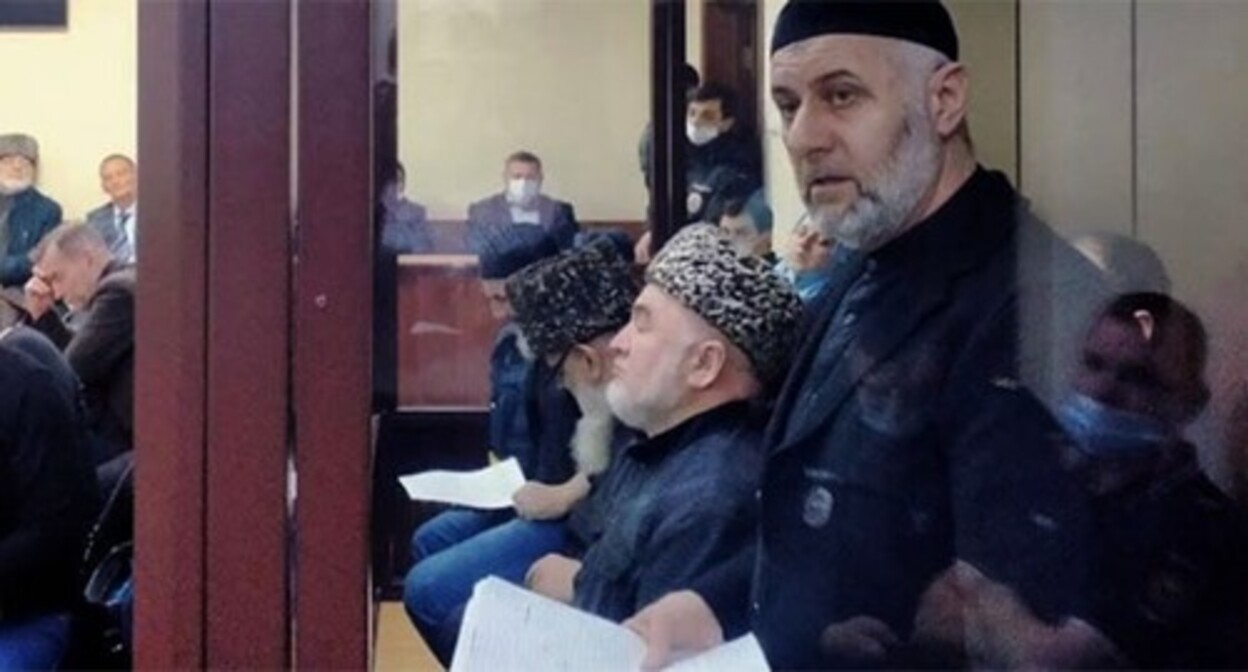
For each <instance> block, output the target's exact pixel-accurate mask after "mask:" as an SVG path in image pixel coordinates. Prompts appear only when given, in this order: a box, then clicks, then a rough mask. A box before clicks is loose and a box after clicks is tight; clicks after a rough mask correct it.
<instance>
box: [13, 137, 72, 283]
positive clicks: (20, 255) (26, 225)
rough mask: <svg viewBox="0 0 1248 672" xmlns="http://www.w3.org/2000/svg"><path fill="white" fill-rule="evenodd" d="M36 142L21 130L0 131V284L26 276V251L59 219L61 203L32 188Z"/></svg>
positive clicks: (21, 281)
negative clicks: (3, 132)
mask: <svg viewBox="0 0 1248 672" xmlns="http://www.w3.org/2000/svg"><path fill="white" fill-rule="evenodd" d="M38 164H39V143H38V142H36V141H35V139H34V138H32V137H30V136H29V135H25V134H23V133H10V134H7V135H0V254H2V255H3V256H2V257H0V286H3V287H21V286H22V285H23V284H24V283H25V282H26V281H27V280H28V279H30V268H31V261H30V258H29V256H28V255H29V254H30V252H31V250H34V249H35V246H36V245H38V244H39V241H40V240H43V237H44V235H46V234H47V233H48V232H49V231H51V230H52V229H54V228H56V226H57V225H58V224H60V223H61V206H60V205H58V204H57V203H56V201H53V200H52V199H50V198H48V197H47V196H44V195H43V194H42V193H40V192H39V190H38V189H37V188H35V176H36V173H37V166H38Z"/></svg>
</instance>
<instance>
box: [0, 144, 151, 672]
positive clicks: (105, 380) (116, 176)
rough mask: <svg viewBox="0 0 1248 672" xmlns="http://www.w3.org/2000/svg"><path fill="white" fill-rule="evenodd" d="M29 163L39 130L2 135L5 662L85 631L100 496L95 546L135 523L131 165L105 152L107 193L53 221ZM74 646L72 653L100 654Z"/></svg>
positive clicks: (102, 171)
mask: <svg viewBox="0 0 1248 672" xmlns="http://www.w3.org/2000/svg"><path fill="white" fill-rule="evenodd" d="M38 167H39V145H38V142H37V141H36V140H35V139H34V138H32V137H30V136H29V135H25V134H7V135H0V249H2V250H3V252H4V258H3V268H2V269H0V285H3V286H2V287H0V293H2V294H3V298H4V305H5V308H6V310H5V320H4V321H5V324H4V325H3V327H4V331H3V332H0V357H3V358H4V359H5V363H4V365H3V366H0V369H2V370H3V371H0V374H2V375H4V376H5V382H4V384H3V385H0V387H3V389H4V394H5V397H4V399H5V401H4V403H3V404H0V405H2V406H3V409H2V412H0V414H2V415H3V418H2V419H0V423H2V424H3V426H4V428H3V432H0V483H3V486H2V487H0V499H2V500H3V506H0V575H2V578H0V669H50V668H53V667H55V666H56V665H57V664H58V661H63V660H65V656H66V654H67V652H71V653H72V652H73V651H75V649H74V648H73V647H71V646H70V644H71V639H73V640H74V641H75V642H83V641H86V640H87V639H89V638H90V637H91V636H93V635H91V634H87V633H85V631H84V629H83V628H84V624H83V621H82V619H81V618H80V609H81V607H82V606H83V604H84V600H85V594H84V588H85V587H86V582H87V580H88V579H89V578H90V576H91V574H92V571H93V570H94V569H95V562H96V561H97V560H98V558H99V557H100V556H101V555H102V554H104V553H107V552H108V551H109V548H95V549H94V553H92V558H87V557H85V556H84V551H86V550H87V548H88V532H89V531H90V530H93V529H94V530H95V532H96V533H99V532H100V527H99V517H100V516H101V515H102V514H103V510H102V504H103V502H105V501H111V502H112V503H113V505H112V506H111V508H110V511H111V512H112V514H113V515H111V521H112V524H111V526H110V529H109V531H108V532H107V533H106V534H96V536H95V537H94V538H95V544H96V546H101V545H103V546H110V547H111V546H112V545H113V544H126V543H127V542H128V541H129V539H130V538H131V537H132V534H133V532H132V522H131V519H132V514H131V513H129V509H130V507H132V496H131V494H130V486H129V475H130V472H131V468H132V467H131V465H132V457H131V456H132V454H133V452H132V448H133V403H134V401H133V386H134V291H135V281H136V278H135V270H134V266H133V263H134V261H135V258H136V257H135V250H136V242H137V239H136V233H137V229H136V218H137V209H136V207H137V174H136V165H135V162H134V161H133V159H130V158H129V157H127V156H124V155H121V154H112V155H109V156H107V157H105V158H104V159H103V161H101V163H100V165H99V167H98V176H99V179H100V186H101V188H102V190H103V191H104V192H105V194H107V196H108V202H107V203H105V204H103V205H101V206H100V207H98V208H96V209H94V210H92V211H91V212H90V213H89V214H88V215H87V218H86V222H85V223H77V222H63V221H62V220H63V215H62V209H61V207H60V205H58V204H57V203H56V202H55V201H53V200H52V199H51V198H49V197H48V196H46V195H44V194H43V193H42V192H41V191H40V190H39V189H38V187H36V186H35V185H36V183H37V177H38ZM71 632H72V633H74V636H73V637H72V638H71ZM95 634H98V633H95ZM76 652H77V655H78V657H71V658H70V659H69V660H71V661H73V663H75V664H84V665H101V664H105V663H106V662H107V661H104V660H103V659H100V658H92V655H93V654H92V653H91V652H89V651H87V650H86V649H84V648H83V647H82V646H79V647H78V648H77V649H76Z"/></svg>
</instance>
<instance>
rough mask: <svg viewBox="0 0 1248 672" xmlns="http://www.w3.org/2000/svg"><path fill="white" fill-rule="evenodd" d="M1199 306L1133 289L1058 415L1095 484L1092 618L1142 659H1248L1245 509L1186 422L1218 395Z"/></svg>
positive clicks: (1205, 662)
mask: <svg viewBox="0 0 1248 672" xmlns="http://www.w3.org/2000/svg"><path fill="white" fill-rule="evenodd" d="M1206 357H1207V337H1206V335H1205V329H1204V326H1203V325H1202V324H1201V322H1200V318H1198V317H1196V315H1195V314H1193V313H1192V312H1191V311H1190V310H1188V309H1187V307H1186V306H1184V305H1183V304H1181V303H1179V302H1178V301H1175V300H1173V299H1171V298H1170V297H1168V296H1166V295H1164V294H1156V293H1139V294H1126V295H1123V296H1120V297H1119V298H1117V299H1115V300H1114V301H1113V302H1112V303H1110V305H1109V306H1108V307H1107V308H1106V309H1105V310H1104V312H1103V313H1102V314H1101V316H1100V317H1099V318H1098V319H1097V320H1096V322H1095V323H1094V324H1093V326H1092V328H1091V330H1090V331H1089V332H1088V335H1087V340H1086V342H1085V343H1084V346H1083V352H1082V356H1081V357H1080V360H1079V364H1078V370H1077V373H1076V376H1075V384H1074V390H1073V394H1072V395H1071V396H1070V398H1069V399H1068V400H1067V401H1066V402H1065V403H1064V404H1063V405H1062V407H1061V409H1060V410H1059V412H1058V418H1059V420H1060V421H1061V424H1062V426H1063V427H1064V428H1065V429H1066V432H1067V434H1069V436H1070V437H1071V439H1072V443H1071V444H1070V445H1069V446H1068V447H1067V449H1066V454H1065V455H1064V456H1063V458H1064V461H1065V463H1066V465H1067V467H1068V468H1069V469H1070V470H1071V471H1072V472H1073V473H1075V474H1076V475H1077V476H1078V477H1079V479H1080V481H1081V482H1082V483H1083V484H1084V485H1085V487H1086V488H1087V490H1088V492H1089V493H1090V494H1091V496H1092V503H1093V511H1094V516H1095V525H1096V535H1095V539H1096V540H1097V546H1098V551H1099V558H1098V561H1099V567H1098V570H1099V576H1098V579H1099V580H1098V581H1097V582H1096V583H1095V591H1094V593H1093V601H1092V604H1093V613H1092V615H1091V616H1089V617H1088V619H1087V620H1089V621H1090V622H1091V623H1092V624H1093V625H1095V626H1096V627H1097V628H1098V629H1100V630H1101V631H1102V632H1103V633H1104V634H1105V635H1106V636H1107V637H1108V638H1109V640H1110V641H1112V642H1113V643H1114V644H1115V645H1116V646H1117V648H1118V649H1119V650H1120V652H1121V654H1122V656H1123V657H1124V658H1125V659H1126V661H1127V662H1128V663H1129V664H1130V665H1131V666H1140V667H1148V668H1153V667H1166V668H1202V667H1239V668H1242V667H1245V666H1246V665H1248V618H1246V616H1248V590H1246V589H1248V556H1246V555H1245V550H1246V547H1245V527H1244V520H1243V518H1242V515H1241V514H1240V512H1238V511H1236V508H1235V505H1234V504H1233V502H1232V501H1231V500H1230V498H1229V497H1227V496H1226V495H1225V494H1223V493H1222V492H1221V491H1220V490H1219V489H1218V488H1217V487H1216V486H1215V485H1214V484H1213V483H1212V482H1211V481H1210V480H1209V479H1208V478H1207V477H1206V476H1205V475H1204V474H1203V473H1202V472H1201V469H1200V465H1199V464H1198V463H1197V460H1196V451H1195V448H1194V447H1193V446H1192V445H1191V444H1189V443H1187V442H1186V441H1185V440H1184V439H1183V437H1182V430H1183V428H1184V427H1186V426H1187V425H1188V424H1190V423H1191V422H1192V421H1193V420H1194V419H1195V418H1196V416H1198V415H1199V414H1200V413H1201V411H1202V410H1203V409H1204V407H1205V404H1206V402H1207V401H1208V399H1209V391H1208V388H1207V387H1206V384H1205V377H1204V369H1205V362H1206Z"/></svg>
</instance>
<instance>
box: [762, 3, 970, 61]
mask: <svg viewBox="0 0 1248 672" xmlns="http://www.w3.org/2000/svg"><path fill="white" fill-rule="evenodd" d="M820 35H874V36H876V37H892V38H895V39H898V40H905V41H907V42H914V43H916V44H921V45H923V46H925V47H931V48H932V49H935V50H936V51H939V52H940V53H942V54H944V55H945V56H948V57H949V60H952V61H956V60H958V33H957V31H956V30H955V29H954V27H953V19H952V18H951V17H950V16H949V11H948V10H947V9H945V7H944V5H942V4H940V0H789V4H787V5H785V6H784V9H783V10H781V12H780V18H779V19H777V20H776V30H775V32H774V33H773V34H772V36H771V53H772V54H775V53H776V52H777V51H779V50H781V49H783V48H785V47H787V46H789V45H790V44H793V43H794V42H801V41H802V40H806V39H809V38H812V37H818V36H820Z"/></svg>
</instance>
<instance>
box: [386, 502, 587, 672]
mask: <svg viewBox="0 0 1248 672" xmlns="http://www.w3.org/2000/svg"><path fill="white" fill-rule="evenodd" d="M474 514H475V515H474ZM489 515H496V514H488V513H485V512H480V511H463V510H452V511H447V512H446V513H443V514H441V515H439V516H438V517H436V518H434V519H433V520H430V521H429V522H428V523H425V524H424V525H422V526H421V528H420V529H419V530H417V531H416V534H415V535H414V536H413V538H412V547H413V550H414V551H416V552H418V557H419V558H421V559H420V560H418V561H417V563H416V565H415V566H414V567H412V570H411V571H410V572H408V574H407V578H406V579H405V580H404V581H403V605H404V607H406V609H407V614H408V616H409V617H410V618H411V619H412V623H413V624H414V625H415V626H416V629H417V630H418V631H420V634H421V636H422V637H423V638H424V640H425V643H426V644H428V645H429V648H430V649H431V650H432V651H433V653H434V655H436V656H437V657H438V659H439V660H441V661H442V662H443V663H446V662H448V661H449V660H450V657H451V653H453V652H454V649H455V639H456V638H457V636H458V634H459V618H457V617H456V616H457V615H458V614H462V612H463V610H462V607H463V605H464V603H466V602H467V601H468V598H469V597H471V596H472V587H473V586H474V585H476V583H477V581H480V580H481V579H483V578H485V577H487V576H497V577H499V578H502V579H506V580H508V581H511V582H513V583H522V582H523V581H524V575H525V573H526V572H528V570H529V567H530V566H532V565H533V563H534V562H536V561H537V560H538V559H540V558H541V557H542V556H543V555H546V554H547V553H556V552H559V551H561V550H563V548H564V544H565V542H566V539H567V529H566V525H565V524H564V521H563V520H557V521H531V520H523V519H519V518H516V519H512V520H510V521H508V522H505V523H502V524H501V525H493V526H491V525H488V524H487V523H488V522H489V521H487V520H485V518H486V517H488V516H489ZM461 535H462V536H461Z"/></svg>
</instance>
